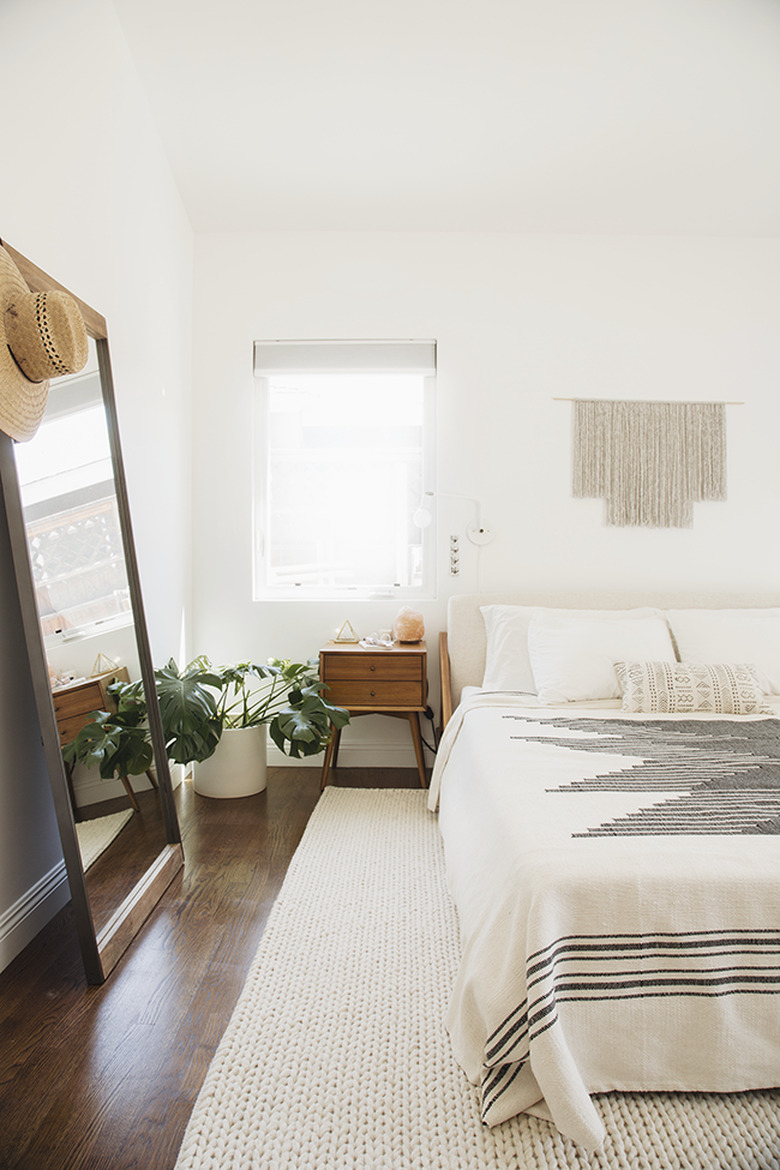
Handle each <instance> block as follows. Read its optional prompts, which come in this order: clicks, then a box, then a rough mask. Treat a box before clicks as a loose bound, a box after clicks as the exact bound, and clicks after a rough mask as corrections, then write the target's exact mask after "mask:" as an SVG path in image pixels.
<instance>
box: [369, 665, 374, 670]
mask: <svg viewBox="0 0 780 1170" xmlns="http://www.w3.org/2000/svg"><path fill="white" fill-rule="evenodd" d="M368 669H369V670H376V667H375V666H369V668H368Z"/></svg>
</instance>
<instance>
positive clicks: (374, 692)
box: [371, 691, 376, 699]
mask: <svg viewBox="0 0 780 1170" xmlns="http://www.w3.org/2000/svg"><path fill="white" fill-rule="evenodd" d="M375 696H376V691H372V692H371V698H372V699H373V698H374V697H375Z"/></svg>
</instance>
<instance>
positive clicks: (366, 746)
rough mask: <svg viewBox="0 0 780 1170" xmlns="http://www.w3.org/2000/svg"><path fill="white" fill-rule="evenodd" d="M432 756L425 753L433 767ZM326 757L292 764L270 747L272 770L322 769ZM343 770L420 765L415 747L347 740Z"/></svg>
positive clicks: (342, 748)
mask: <svg viewBox="0 0 780 1170" xmlns="http://www.w3.org/2000/svg"><path fill="white" fill-rule="evenodd" d="M432 758H433V757H432V756H431V753H430V752H429V751H427V750H426V752H425V763H426V764H427V765H428V767H430V766H431V762H432ZM323 759H324V756H323V755H322V754H320V755H318V756H309V757H308V758H306V759H301V760H291V759H290V757H289V756H286V755H285V754H284V752H280V751H279V749H278V747H277V746H276V745H275V744H273V743H271V742H270V740H269V743H268V767H269V768H280V767H281V768H301V767H304V768H305V767H310V768H321V767H322V762H323ZM339 767H340V768H416V767H417V761H416V759H415V755H414V749H413V748H412V746H411V744H409V745H406V744H395V743H362V744H361V743H357V744H355V745H354V747H351V746H350V744H349V743H348V742H345V741H344V739H342V741H341V746H340V747H339Z"/></svg>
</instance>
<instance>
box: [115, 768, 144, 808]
mask: <svg viewBox="0 0 780 1170" xmlns="http://www.w3.org/2000/svg"><path fill="white" fill-rule="evenodd" d="M120 779H121V781H122V783H123V784H124V786H125V792H126V793H127V795H128V796H129V798H130V803H131V804H132V806H133V808H134V809H135V811H136V812H140V811H141V809H140V808H139V806H138V801H137V800H136V798H135V793H134V792H133V786H132V784H131V783H130V781H129V780H128V778H127V776H122V777H120Z"/></svg>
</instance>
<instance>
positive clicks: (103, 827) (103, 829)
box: [76, 808, 133, 870]
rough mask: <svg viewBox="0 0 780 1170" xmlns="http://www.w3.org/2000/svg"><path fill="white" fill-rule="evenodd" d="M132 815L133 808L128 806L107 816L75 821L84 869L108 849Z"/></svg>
mask: <svg viewBox="0 0 780 1170" xmlns="http://www.w3.org/2000/svg"><path fill="white" fill-rule="evenodd" d="M132 815H133V810H132V809H130V808H129V809H127V810H123V811H122V812H118V813H111V814H110V816H107V817H95V819H94V820H93V821H77V822H76V833H77V834H78V839H79V850H80V852H81V864H82V865H83V866H84V869H85V870H88V869H89V867H90V866H91V865H94V863H95V862H96V861H97V859H98V857H100V854H101V853H103V852H104V851H105V850H106V849H108V847H109V845H110V844H111V842H112V841H113V840H114V838H115V837H118V836H119V834H120V833H121V831H122V829H123V828H124V827H125V825H126V824H127V822H128V821H129V820H130V817H131V816H132Z"/></svg>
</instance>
